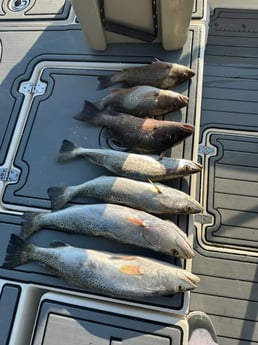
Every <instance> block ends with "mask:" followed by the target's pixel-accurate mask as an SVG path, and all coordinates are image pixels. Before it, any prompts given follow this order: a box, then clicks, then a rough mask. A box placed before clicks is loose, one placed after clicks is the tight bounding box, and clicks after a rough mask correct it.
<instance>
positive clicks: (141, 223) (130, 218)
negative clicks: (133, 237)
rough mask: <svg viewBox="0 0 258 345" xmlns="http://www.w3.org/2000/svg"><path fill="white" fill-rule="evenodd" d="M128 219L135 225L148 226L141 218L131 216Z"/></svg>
mask: <svg viewBox="0 0 258 345" xmlns="http://www.w3.org/2000/svg"><path fill="white" fill-rule="evenodd" d="M127 220H128V221H129V222H130V223H133V224H135V225H138V226H141V227H143V228H148V226H147V224H145V223H144V221H142V220H141V219H140V218H136V217H129V218H127Z"/></svg>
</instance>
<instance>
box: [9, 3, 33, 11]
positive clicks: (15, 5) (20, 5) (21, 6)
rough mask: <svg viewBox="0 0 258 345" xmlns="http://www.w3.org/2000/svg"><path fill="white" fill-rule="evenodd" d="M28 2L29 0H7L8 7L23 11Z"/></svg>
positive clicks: (12, 9)
mask: <svg viewBox="0 0 258 345" xmlns="http://www.w3.org/2000/svg"><path fill="white" fill-rule="evenodd" d="M29 4H30V0H11V1H9V4H8V7H9V8H10V10H11V11H14V12H18V11H23V10H25V8H27V7H28V6H29Z"/></svg>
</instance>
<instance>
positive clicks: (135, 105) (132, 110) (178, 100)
mask: <svg viewBox="0 0 258 345" xmlns="http://www.w3.org/2000/svg"><path fill="white" fill-rule="evenodd" d="M188 102H189V99H188V97H187V96H185V95H182V94H180V93H178V92H176V91H172V90H164V89H159V88H156V87H153V86H148V85H141V86H134V87H130V88H126V89H115V90H111V91H110V93H109V94H108V95H107V96H105V97H103V98H102V99H101V100H99V101H98V102H97V104H96V105H97V107H98V108H99V110H103V109H106V108H107V107H110V108H111V109H112V110H115V111H119V112H124V113H128V114H132V115H135V116H139V117H145V116H160V115H165V114H168V113H170V112H173V111H176V110H178V109H180V108H183V107H185V106H187V105H188Z"/></svg>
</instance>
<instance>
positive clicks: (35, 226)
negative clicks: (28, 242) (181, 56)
mask: <svg viewBox="0 0 258 345" xmlns="http://www.w3.org/2000/svg"><path fill="white" fill-rule="evenodd" d="M40 217H41V214H40V213H39V212H24V213H23V215H22V218H23V222H22V230H21V237H22V238H23V239H26V238H28V237H29V236H31V235H32V234H33V233H34V232H36V231H38V230H40V229H41V223H40Z"/></svg>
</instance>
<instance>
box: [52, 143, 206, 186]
mask: <svg viewBox="0 0 258 345" xmlns="http://www.w3.org/2000/svg"><path fill="white" fill-rule="evenodd" d="M77 157H84V158H86V159H88V160H89V161H90V162H92V163H94V164H97V165H100V166H103V167H105V168H106V169H108V170H109V171H111V172H113V173H115V174H117V175H119V176H123V177H128V178H132V179H135V180H142V181H148V180H151V181H164V180H168V179H172V178H177V177H182V176H188V175H191V174H195V173H197V172H200V171H201V169H202V165H201V164H199V163H197V162H193V161H190V160H187V159H182V158H172V157H160V156H154V155H153V156H150V155H142V154H134V153H127V152H122V151H115V150H110V149H91V148H90V149H89V148H85V147H79V146H77V145H75V144H74V143H72V142H70V141H69V140H64V141H63V143H62V146H61V148H60V151H59V153H58V158H57V160H58V162H63V161H66V160H70V159H75V158H77Z"/></svg>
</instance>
